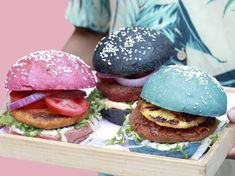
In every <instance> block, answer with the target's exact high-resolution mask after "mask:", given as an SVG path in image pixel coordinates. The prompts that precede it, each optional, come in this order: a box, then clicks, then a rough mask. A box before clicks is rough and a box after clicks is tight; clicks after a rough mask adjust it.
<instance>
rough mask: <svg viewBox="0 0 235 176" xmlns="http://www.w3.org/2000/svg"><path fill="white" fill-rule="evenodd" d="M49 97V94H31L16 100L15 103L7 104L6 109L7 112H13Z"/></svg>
mask: <svg viewBox="0 0 235 176" xmlns="http://www.w3.org/2000/svg"><path fill="white" fill-rule="evenodd" d="M49 95H51V94H50V93H42V92H37V93H34V94H31V95H29V96H27V97H24V98H22V99H20V100H17V101H14V102H12V103H10V104H8V105H7V109H8V111H13V110H16V109H19V108H21V107H24V106H26V105H28V104H31V103H33V102H36V101H39V100H41V99H44V98H46V97H47V96H49Z"/></svg>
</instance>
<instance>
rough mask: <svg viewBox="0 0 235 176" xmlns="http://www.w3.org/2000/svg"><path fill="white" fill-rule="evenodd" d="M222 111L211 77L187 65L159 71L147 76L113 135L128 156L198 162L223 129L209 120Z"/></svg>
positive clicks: (219, 93) (222, 94)
mask: <svg viewBox="0 0 235 176" xmlns="http://www.w3.org/2000/svg"><path fill="white" fill-rule="evenodd" d="M226 108H227V97H226V94H225V92H224V90H223V88H222V86H221V85H220V84H219V82H218V81H217V80H216V79H215V78H214V77H212V76H210V75H209V74H207V73H205V72H202V71H200V70H199V69H197V68H193V67H189V66H183V65H171V66H163V67H161V69H160V70H159V71H157V72H156V73H154V74H152V75H151V76H150V77H149V79H148V80H147V82H146V83H145V85H144V87H143V89H142V92H141V95H140V100H139V101H138V103H137V106H136V108H135V109H134V110H133V111H132V113H131V114H130V117H129V118H128V119H127V120H126V122H125V123H124V127H123V128H122V129H121V132H120V131H119V132H120V133H125V135H123V136H127V139H128V140H127V141H128V144H129V146H130V147H129V149H130V150H131V151H135V152H141V153H152V154H156V155H162V156H171V157H177V158H191V157H195V158H197V159H198V158H199V155H200V156H201V155H202V154H203V152H205V151H206V150H207V148H208V146H209V145H211V144H212V143H213V142H214V141H215V139H216V137H217V136H218V133H219V132H220V131H221V129H222V128H223V126H224V125H225V123H222V122H220V121H219V120H217V119H216V118H215V117H218V116H221V115H223V114H225V113H226ZM120 133H119V134H120ZM119 139H120V138H119ZM122 140H124V138H122ZM199 153H200V154H199ZM195 154H196V155H197V156H195Z"/></svg>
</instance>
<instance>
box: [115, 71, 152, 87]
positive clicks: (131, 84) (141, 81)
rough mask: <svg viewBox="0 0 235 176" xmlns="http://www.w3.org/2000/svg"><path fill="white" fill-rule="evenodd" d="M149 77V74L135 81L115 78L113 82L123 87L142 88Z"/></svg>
mask: <svg viewBox="0 0 235 176" xmlns="http://www.w3.org/2000/svg"><path fill="white" fill-rule="evenodd" d="M150 75H151V74H149V75H146V76H144V77H141V78H137V79H128V78H122V77H117V78H115V80H116V81H117V82H118V83H119V84H121V85H123V86H128V87H142V86H143V85H144V83H145V82H146V81H147V79H148V77H149V76H150Z"/></svg>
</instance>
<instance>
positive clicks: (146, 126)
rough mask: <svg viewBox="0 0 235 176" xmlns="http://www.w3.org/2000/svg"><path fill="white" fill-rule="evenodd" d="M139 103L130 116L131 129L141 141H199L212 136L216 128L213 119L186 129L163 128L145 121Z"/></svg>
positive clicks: (215, 122)
mask: <svg viewBox="0 0 235 176" xmlns="http://www.w3.org/2000/svg"><path fill="white" fill-rule="evenodd" d="M140 107H141V101H140V102H138V105H137V107H136V108H135V109H134V111H133V112H132V113H131V115H130V124H131V127H132V128H133V129H134V130H135V131H136V133H137V134H138V135H139V136H140V137H142V138H143V139H148V140H150V141H155V142H166V143H174V142H186V141H188V142H192V141H200V140H202V139H204V138H206V137H207V136H209V135H210V134H212V133H213V132H214V131H215V130H216V127H217V124H218V123H217V121H216V119H215V118H207V120H206V121H205V122H204V123H201V124H199V125H198V126H195V127H191V128H187V129H175V128H169V127H163V126H160V125H157V124H156V123H154V122H152V121H150V120H148V119H146V118H145V117H144V116H143V115H142V114H141V113H140Z"/></svg>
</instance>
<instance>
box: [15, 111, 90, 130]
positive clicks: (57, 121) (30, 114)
mask: <svg viewBox="0 0 235 176" xmlns="http://www.w3.org/2000/svg"><path fill="white" fill-rule="evenodd" d="M87 114H88V112H85V113H83V114H82V115H80V116H76V117H67V116H64V115H60V114H55V113H54V112H52V111H50V110H49V109H47V108H45V109H23V108H22V109H18V110H15V111H12V115H13V117H14V118H15V119H16V120H18V121H20V122H22V123H25V124H27V125H29V126H32V127H35V128H41V129H47V130H49V129H56V128H61V127H66V126H70V125H73V124H75V123H77V122H79V121H81V120H83V119H85V118H86V116H87Z"/></svg>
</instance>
